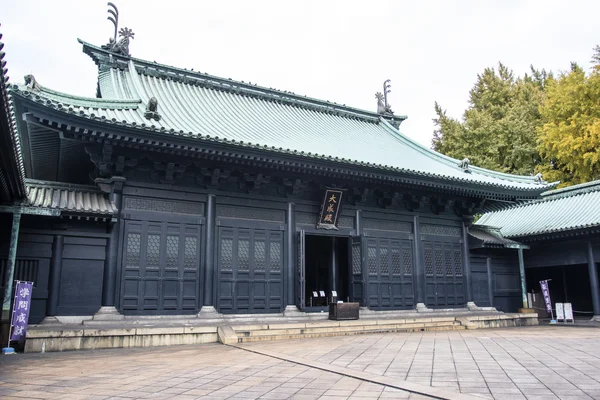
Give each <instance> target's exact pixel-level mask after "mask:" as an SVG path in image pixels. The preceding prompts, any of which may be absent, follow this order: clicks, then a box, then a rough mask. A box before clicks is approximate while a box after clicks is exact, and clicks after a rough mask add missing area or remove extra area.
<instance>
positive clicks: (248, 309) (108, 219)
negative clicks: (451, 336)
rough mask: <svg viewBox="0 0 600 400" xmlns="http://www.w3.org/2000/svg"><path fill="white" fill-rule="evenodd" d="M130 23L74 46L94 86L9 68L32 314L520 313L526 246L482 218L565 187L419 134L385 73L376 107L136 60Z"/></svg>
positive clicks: (18, 232)
mask: <svg viewBox="0 0 600 400" xmlns="http://www.w3.org/2000/svg"><path fill="white" fill-rule="evenodd" d="M121 33H122V37H121V39H120V40H117V39H116V38H115V39H114V40H111V42H110V43H109V44H108V45H106V46H101V47H99V46H94V45H92V44H89V43H86V42H81V44H82V46H83V52H84V53H85V54H86V55H88V56H89V57H90V58H91V60H92V61H93V62H94V63H95V64H96V65H97V66H98V80H97V82H89V85H90V86H91V85H97V96H96V98H87V97H79V96H73V95H69V94H67V93H62V92H59V91H56V90H54V89H51V88H48V87H46V86H44V82H38V81H36V79H35V77H34V76H33V75H28V76H26V77H25V82H24V83H22V84H21V83H15V82H13V83H12V84H9V83H6V82H5V79H4V77H3V79H2V101H3V107H4V113H3V117H2V118H3V119H2V140H4V141H7V143H11V144H10V145H8V144H5V142H2V146H1V147H0V152H1V155H2V164H1V167H2V170H0V172H1V173H2V175H0V177H1V178H2V179H0V183H1V184H2V185H1V186H0V189H1V190H2V192H0V195H2V202H3V205H2V206H1V208H0V212H1V213H0V218H1V225H0V226H1V227H2V229H1V230H0V235H1V236H0V238H1V241H0V244H1V247H0V270H1V271H0V273H1V274H2V276H3V277H5V276H9V273H8V272H9V270H12V269H13V268H14V274H13V275H10V276H11V277H13V276H14V278H15V279H26V280H31V281H34V282H35V288H34V299H33V306H32V313H31V316H30V322H32V323H37V322H40V321H42V320H43V319H44V318H57V319H58V320H65V321H66V320H68V321H75V320H77V319H79V320H81V319H90V318H102V317H103V316H105V317H106V318H119V317H122V316H145V315H185V314H188V315H189V314H192V315H195V314H199V315H200V316H202V315H213V316H214V315H218V314H259V313H273V314H281V315H303V314H304V313H310V312H314V311H317V312H318V311H322V310H323V308H324V306H325V305H326V304H327V303H329V302H331V301H338V300H341V301H351V302H359V303H360V305H361V307H363V309H364V310H366V309H370V310H374V311H379V310H415V309H417V310H426V309H436V308H443V309H448V308H461V309H464V308H465V307H469V308H472V309H475V308H476V307H477V306H494V307H496V308H498V309H499V310H503V311H515V310H516V308H517V307H522V303H521V297H522V293H521V284H520V274H519V262H518V259H517V253H518V252H517V251H516V250H514V248H518V247H519V246H520V244H519V243H517V242H514V240H510V239H505V238H502V235H500V234H499V233H498V232H497V231H494V229H492V228H489V227H478V226H473V225H472V222H473V217H474V216H475V215H476V214H481V213H485V212H489V211H493V210H497V209H500V208H503V207H506V206H507V205H511V204H516V203H518V202H523V201H525V200H533V199H538V198H540V195H541V193H543V192H546V191H548V190H549V189H552V188H553V187H554V186H555V185H556V184H551V183H546V182H544V181H543V180H542V179H541V177H540V176H535V177H534V176H515V175H509V174H504V173H499V172H494V171H490V170H486V169H483V168H479V167H477V166H474V165H470V164H469V160H468V159H464V160H455V159H452V158H449V157H446V156H444V155H442V154H439V153H436V152H435V151H433V150H431V149H429V148H426V147H424V146H422V145H420V144H418V143H416V142H415V141H413V140H411V139H410V138H408V137H407V136H405V135H404V134H402V133H401V131H400V127H401V124H402V121H403V120H405V119H406V117H405V116H399V115H395V114H394V113H393V112H392V110H391V107H390V105H389V103H388V101H387V95H388V93H389V82H387V81H386V83H384V87H383V92H382V93H378V94H377V100H378V104H377V111H375V112H372V111H365V110H360V109H356V108H352V107H348V106H345V105H340V104H336V103H332V102H328V101H323V100H318V99H314V98H310V97H306V96H303V95H298V94H295V93H291V92H288V91H281V90H275V89H269V88H265V87H261V86H258V85H255V84H250V83H244V82H240V81H235V80H231V79H224V78H219V77H216V76H212V75H208V74H206V73H200V72H194V71H190V70H186V69H181V68H175V67H170V66H166V65H162V64H158V63H156V62H151V61H145V60H140V59H137V58H135V57H132V56H130V54H129V49H128V38H129V37H130V36H128V35H130V31H127V30H121ZM374 106H375V104H374ZM374 108H375V107H374ZM486 225H493V224H492V221H490V223H489V224H488V223H486ZM11 227H12V230H11ZM502 229H504V228H502ZM502 233H504V236H507V237H509V238H513V236H512V235H511V234H509V233H508V232H504V231H503V232H502ZM17 238H18V240H17ZM494 238H496V239H494ZM516 240H519V239H516ZM519 242H520V240H519ZM513 245H514V246H513ZM515 246H516V247H515ZM500 248H502V249H500ZM487 259H490V260H491V261H489V262H488V261H486V260H487ZM7 284H8V280H6V278H5V280H4V285H3V287H6V286H7Z"/></svg>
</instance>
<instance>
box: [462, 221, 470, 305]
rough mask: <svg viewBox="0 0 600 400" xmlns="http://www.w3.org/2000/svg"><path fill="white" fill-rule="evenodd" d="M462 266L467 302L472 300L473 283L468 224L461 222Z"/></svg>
mask: <svg viewBox="0 0 600 400" xmlns="http://www.w3.org/2000/svg"><path fill="white" fill-rule="evenodd" d="M462 236H463V254H464V256H463V267H464V269H465V286H466V287H467V303H470V302H472V301H473V284H472V280H471V257H470V252H469V225H468V223H467V222H463V225H462Z"/></svg>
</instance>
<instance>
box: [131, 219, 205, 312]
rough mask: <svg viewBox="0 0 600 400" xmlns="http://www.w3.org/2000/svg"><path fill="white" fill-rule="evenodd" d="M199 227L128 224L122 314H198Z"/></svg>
mask: <svg viewBox="0 0 600 400" xmlns="http://www.w3.org/2000/svg"><path fill="white" fill-rule="evenodd" d="M200 228H201V227H200V225H195V224H183V223H182V224H180V223H169V222H154V221H135V220H125V230H124V238H123V241H124V242H123V257H122V279H121V309H122V310H123V311H124V312H125V313H127V312H129V313H135V314H163V313H164V314H177V313H191V312H196V311H197V310H198V300H199V298H200V293H199V290H200V243H201V242H200V240H201V229H200Z"/></svg>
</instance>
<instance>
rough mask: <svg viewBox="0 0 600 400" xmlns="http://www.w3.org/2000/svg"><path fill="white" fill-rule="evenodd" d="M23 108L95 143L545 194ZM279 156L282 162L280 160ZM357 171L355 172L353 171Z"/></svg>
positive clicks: (471, 190)
mask: <svg viewBox="0 0 600 400" xmlns="http://www.w3.org/2000/svg"><path fill="white" fill-rule="evenodd" d="M19 97H20V98H22V99H23V100H24V101H25V102H27V103H28V108H29V109H30V111H32V112H34V114H36V115H37V117H38V118H39V119H40V120H41V121H42V122H44V121H45V123H46V124H48V125H51V124H54V127H55V128H59V129H71V130H73V131H74V132H79V133H84V134H85V133H86V132H87V133H88V134H93V135H94V136H96V137H97V138H99V137H106V138H110V139H111V140H119V141H121V142H123V143H124V144H126V145H128V146H130V145H138V146H148V147H162V148H165V149H167V150H170V151H180V152H188V153H190V154H191V153H204V154H215V155H217V154H220V155H222V156H225V157H231V158H238V159H239V158H243V159H255V160H257V161H261V162H265V163H271V164H276V165H278V166H288V167H299V168H305V169H307V170H312V171H328V172H330V173H334V174H342V175H348V176H349V177H352V176H355V177H360V178H363V179H364V178H366V179H381V180H383V181H388V182H398V183H405V184H408V185H411V186H420V187H423V188H437V189H442V190H445V191H449V192H452V193H462V194H467V195H470V196H476V197H482V198H492V199H493V198H497V199H514V198H536V197H538V196H539V193H540V192H541V191H543V190H546V186H537V187H533V188H531V189H530V190H523V189H520V188H519V189H515V188H514V187H511V186H509V185H493V184H483V185H482V184H480V185H477V184H474V183H473V182H472V181H469V180H466V179H463V180H457V179H447V178H445V177H443V176H439V175H435V174H426V173H422V172H420V171H417V170H409V169H398V168H390V167H387V166H381V165H374V164H371V163H364V162H358V161H353V160H345V159H337V158H335V157H329V156H323V155H316V154H303V153H302V152H298V151H294V150H290V149H275V148H266V147H265V146H260V145H252V144H248V143H240V142H236V141H231V140H224V139H220V138H217V137H211V136H209V135H200V136H199V135H194V134H190V133H187V134H186V133H181V132H170V131H167V130H160V129H154V130H153V129H147V127H146V128H142V127H140V126H132V125H129V124H122V123H120V122H114V121H109V120H101V119H99V118H89V117H88V116H81V115H78V114H76V113H74V112H69V110H68V108H64V107H63V108H52V107H48V106H47V105H45V104H39V103H37V102H35V101H32V99H29V98H28V97H27V96H22V97H21V96H19ZM281 156H284V158H285V161H282V159H281ZM356 168H358V169H356Z"/></svg>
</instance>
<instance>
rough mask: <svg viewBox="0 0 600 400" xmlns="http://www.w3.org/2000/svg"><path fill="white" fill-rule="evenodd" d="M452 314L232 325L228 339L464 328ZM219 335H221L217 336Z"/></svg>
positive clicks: (256, 339) (266, 338) (268, 338)
mask: <svg viewBox="0 0 600 400" xmlns="http://www.w3.org/2000/svg"><path fill="white" fill-rule="evenodd" d="M466 328H467V326H466V324H464V323H463V322H461V321H460V320H458V319H457V318H455V317H452V316H449V317H432V318H422V317H421V318H399V319H367V320H355V321H329V320H325V321H310V322H296V323H273V324H249V325H234V326H232V330H233V332H234V333H235V337H230V338H229V339H230V341H231V342H235V343H244V342H258V341H266V340H281V339H301V338H311V337H324V336H344V335H357V334H365V333H385V332H422V331H438V330H443V331H448V330H459V329H466ZM220 339H222V338H220Z"/></svg>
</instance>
